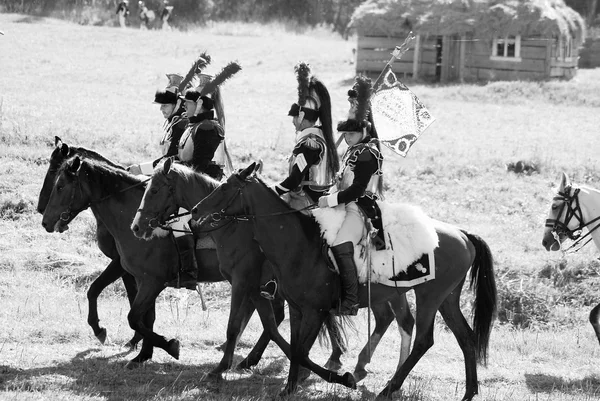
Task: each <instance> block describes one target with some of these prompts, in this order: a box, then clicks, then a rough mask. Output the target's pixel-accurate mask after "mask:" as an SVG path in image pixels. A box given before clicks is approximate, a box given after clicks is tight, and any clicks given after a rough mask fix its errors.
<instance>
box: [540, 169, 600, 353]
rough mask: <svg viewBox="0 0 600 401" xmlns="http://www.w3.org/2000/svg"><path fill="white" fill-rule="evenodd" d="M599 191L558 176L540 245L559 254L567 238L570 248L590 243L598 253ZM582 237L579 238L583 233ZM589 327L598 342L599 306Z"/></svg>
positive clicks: (599, 325)
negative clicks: (592, 243) (558, 181)
mask: <svg viewBox="0 0 600 401" xmlns="http://www.w3.org/2000/svg"><path fill="white" fill-rule="evenodd" d="M599 228H600V191H599V190H597V189H595V188H592V187H590V186H587V185H574V184H572V183H571V180H569V177H567V175H566V174H565V173H562V175H561V179H560V183H559V184H558V188H557V189H556V195H555V196H554V197H553V199H552V203H551V204H550V211H549V212H548V218H547V219H546V226H545V228H544V237H543V239H542V245H543V246H544V248H546V250H547V251H558V250H562V243H563V241H565V240H566V239H567V238H569V239H571V240H574V241H575V242H574V243H573V245H572V246H578V245H579V246H584V245H585V244H587V242H585V243H584V244H581V243H582V242H583V241H584V240H585V241H593V242H594V244H595V245H596V248H598V249H599V250H600V230H598V229H599ZM584 229H585V231H587V233H586V234H584V235H581V234H582V232H583V230H584ZM589 319H590V323H591V324H592V327H593V328H594V332H595V333H596V337H597V338H598V341H599V342H600V304H598V305H596V306H595V307H594V309H592V311H591V312H590V317H589Z"/></svg>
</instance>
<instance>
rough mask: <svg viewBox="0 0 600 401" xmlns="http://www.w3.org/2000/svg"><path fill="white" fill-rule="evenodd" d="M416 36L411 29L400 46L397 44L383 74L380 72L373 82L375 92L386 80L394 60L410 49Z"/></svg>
mask: <svg viewBox="0 0 600 401" xmlns="http://www.w3.org/2000/svg"><path fill="white" fill-rule="evenodd" d="M415 38H416V36H415V34H414V33H413V31H410V32H409V33H408V36H407V37H406V39H404V42H402V44H401V45H400V46H396V48H395V49H394V51H392V58H390V61H388V62H387V63H386V65H385V67H383V71H381V74H379V76H378V77H377V80H376V81H375V83H374V84H373V91H374V92H377V89H379V87H380V86H381V84H382V83H383V80H384V78H385V76H386V75H387V72H388V71H389V70H390V69H391V68H392V64H394V61H396V60H397V59H398V60H399V59H400V58H401V57H402V56H403V55H404V54H405V53H406V52H407V51H408V50H409V49H410V43H411V42H412V41H413V40H414V39H415Z"/></svg>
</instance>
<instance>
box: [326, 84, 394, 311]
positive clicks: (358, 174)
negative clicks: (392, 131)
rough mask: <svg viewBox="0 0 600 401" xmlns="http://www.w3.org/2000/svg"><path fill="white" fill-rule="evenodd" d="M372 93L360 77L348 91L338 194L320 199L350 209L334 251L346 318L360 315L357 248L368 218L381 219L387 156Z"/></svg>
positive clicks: (336, 192) (334, 193)
mask: <svg viewBox="0 0 600 401" xmlns="http://www.w3.org/2000/svg"><path fill="white" fill-rule="evenodd" d="M371 91H372V87H371V80H370V79H369V78H366V77H363V76H359V77H357V78H356V81H355V85H354V88H353V89H351V90H350V91H349V92H348V95H349V98H348V100H349V101H350V112H349V116H348V119H347V120H346V121H342V122H340V123H339V124H338V127H337V130H338V131H339V132H340V133H341V135H343V136H344V139H345V141H346V143H347V144H348V150H347V151H346V153H345V154H344V157H343V158H342V171H341V174H340V177H339V182H338V184H337V191H335V192H333V193H331V194H329V195H326V196H323V197H321V198H319V207H321V208H325V207H335V206H337V205H340V204H343V205H345V209H346V217H345V220H344V223H343V224H342V227H341V228H340V230H339V232H338V235H337V238H336V239H335V241H334V243H333V246H332V248H331V250H332V252H333V255H334V257H335V260H336V262H337V264H338V267H339V269H340V278H341V280H342V290H343V300H342V302H341V304H340V308H339V313H340V314H342V315H356V314H357V312H358V275H357V270H356V264H355V263H354V247H355V246H356V244H358V242H359V241H360V239H361V237H362V233H363V231H364V226H365V217H364V215H366V217H368V218H371V219H380V216H378V207H377V204H376V202H375V201H376V200H377V199H378V197H380V196H381V188H382V180H381V174H382V171H381V166H382V162H383V157H382V155H381V151H380V148H379V143H378V141H377V131H376V130H375V127H374V125H373V123H372V119H370V118H369V111H370V107H369V98H370V95H371ZM363 214H364V215H363ZM374 225H375V224H374Z"/></svg>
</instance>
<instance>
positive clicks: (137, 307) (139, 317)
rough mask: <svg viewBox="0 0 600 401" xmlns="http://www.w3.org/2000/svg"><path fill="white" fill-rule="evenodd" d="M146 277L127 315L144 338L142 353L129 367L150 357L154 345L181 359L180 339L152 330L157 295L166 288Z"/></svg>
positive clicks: (130, 322)
mask: <svg viewBox="0 0 600 401" xmlns="http://www.w3.org/2000/svg"><path fill="white" fill-rule="evenodd" d="M144 277H145V280H144V281H142V282H140V283H139V288H138V293H137V295H136V297H135V301H134V302H133V305H132V306H131V310H130V311H129V314H128V315H127V319H128V321H129V326H131V328H132V329H134V330H135V331H137V332H139V333H140V334H141V335H142V336H143V338H144V342H143V344H142V349H141V351H140V353H139V354H138V355H137V356H136V357H135V358H133V359H132V360H131V361H129V363H128V364H127V368H130V369H131V368H134V367H137V366H140V365H141V364H142V363H143V362H145V361H147V360H148V359H150V358H151V357H152V347H159V348H162V349H163V350H165V351H166V352H167V353H168V354H169V355H171V356H172V357H173V358H175V359H179V341H177V340H175V339H172V340H170V341H167V339H166V338H165V337H163V336H161V335H158V334H156V333H155V332H154V331H152V326H153V323H154V308H155V302H156V297H157V296H158V294H160V292H161V291H162V290H163V289H164V285H163V283H161V282H159V281H157V280H155V279H153V278H151V277H149V276H144Z"/></svg>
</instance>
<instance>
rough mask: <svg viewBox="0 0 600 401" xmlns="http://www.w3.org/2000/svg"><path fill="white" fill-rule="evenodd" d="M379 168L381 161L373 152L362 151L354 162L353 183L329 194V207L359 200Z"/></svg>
mask: <svg viewBox="0 0 600 401" xmlns="http://www.w3.org/2000/svg"><path fill="white" fill-rule="evenodd" d="M378 168H379V163H378V162H377V159H376V158H375V157H374V156H373V154H372V153H371V152H369V151H367V150H365V151H363V152H362V153H360V154H359V155H358V158H357V160H356V163H355V164H354V169H353V171H354V180H353V181H352V184H351V185H350V186H349V187H348V188H346V189H344V190H343V191H339V192H335V193H333V194H331V195H327V196H326V199H327V205H328V206H329V207H334V206H337V205H339V204H345V203H349V202H355V201H356V200H358V198H360V197H361V196H363V195H364V194H365V191H366V190H367V186H368V185H369V181H370V180H371V177H372V176H373V174H375V172H377V169H378Z"/></svg>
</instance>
